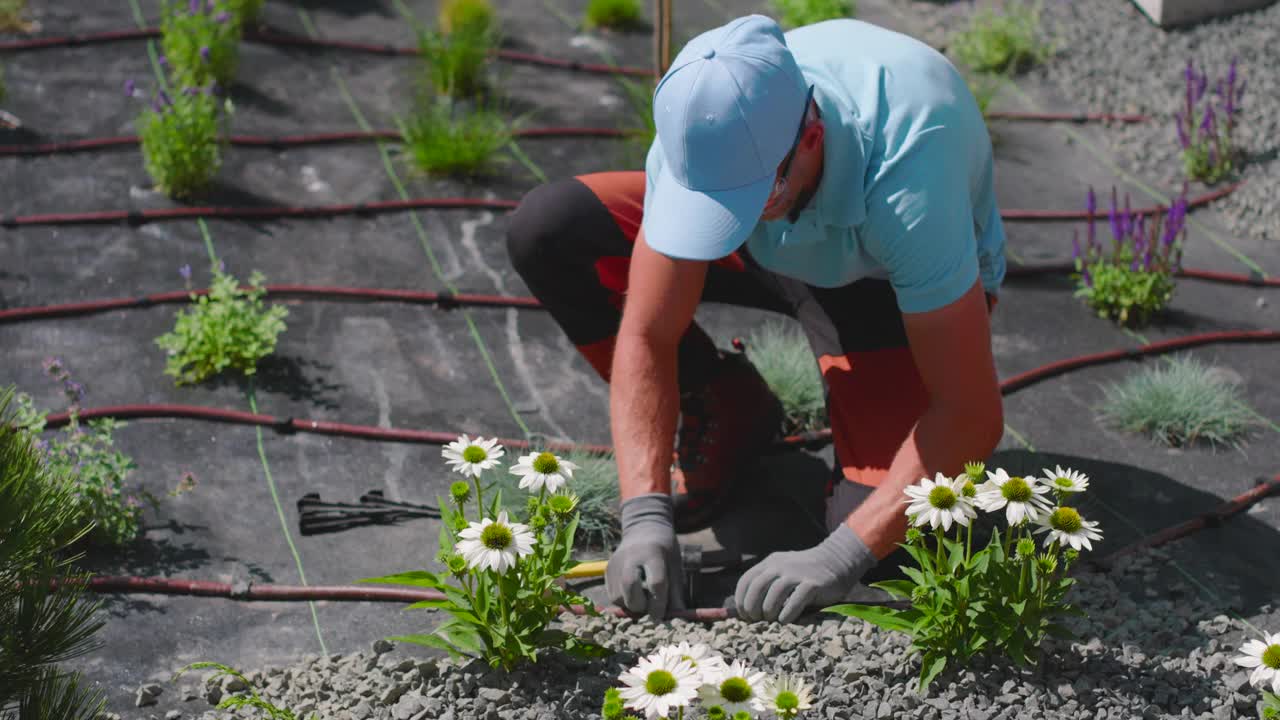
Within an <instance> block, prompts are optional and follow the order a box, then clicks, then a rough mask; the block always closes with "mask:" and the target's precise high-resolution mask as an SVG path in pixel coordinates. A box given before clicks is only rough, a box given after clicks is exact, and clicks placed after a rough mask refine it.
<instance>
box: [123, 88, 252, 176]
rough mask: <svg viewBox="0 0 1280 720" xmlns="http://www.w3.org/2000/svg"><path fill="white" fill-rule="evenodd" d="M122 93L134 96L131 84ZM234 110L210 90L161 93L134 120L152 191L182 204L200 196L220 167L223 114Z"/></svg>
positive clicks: (223, 124) (228, 102)
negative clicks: (154, 185)
mask: <svg viewBox="0 0 1280 720" xmlns="http://www.w3.org/2000/svg"><path fill="white" fill-rule="evenodd" d="M125 91H126V92H127V93H129V94H131V95H132V94H135V91H134V89H133V87H132V84H129V85H127V86H126V90H125ZM232 110H233V108H232V105H231V101H230V100H220V99H219V98H218V97H217V96H216V95H215V94H214V93H213V91H212V88H210V89H200V88H187V89H185V90H183V91H181V92H179V93H176V94H173V95H170V94H169V93H168V92H166V91H164V90H161V91H159V92H157V93H156V95H155V97H154V98H153V99H152V102H151V106H150V107H149V108H148V109H146V110H143V112H142V114H141V115H140V116H138V120H137V127H138V136H139V137H140V138H141V142H142V158H143V163H144V164H145V166H146V168H147V173H148V174H150V175H151V179H152V181H154V182H155V184H156V189H158V190H159V191H160V192H162V193H165V194H166V195H168V196H170V197H173V198H177V199H187V198H191V197H195V196H197V195H199V194H201V193H202V192H204V191H205V190H206V189H207V188H208V187H209V185H210V184H212V182H213V178H214V177H215V176H216V175H217V174H218V170H219V169H221V167H222V152H223V148H224V145H225V142H224V140H223V139H222V137H221V136H222V133H223V129H224V126H225V115H224V113H225V114H227V115H229V114H230V113H231V112H232Z"/></svg>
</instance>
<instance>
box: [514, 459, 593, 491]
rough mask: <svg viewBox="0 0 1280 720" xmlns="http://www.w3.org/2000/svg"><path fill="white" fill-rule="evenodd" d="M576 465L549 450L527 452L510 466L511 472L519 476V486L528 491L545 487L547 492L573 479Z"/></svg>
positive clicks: (555, 489)
mask: <svg viewBox="0 0 1280 720" xmlns="http://www.w3.org/2000/svg"><path fill="white" fill-rule="evenodd" d="M577 469H578V466H577V465H574V464H573V463H571V462H569V461H568V460H563V459H561V458H558V457H556V456H555V455H552V454H551V453H549V452H541V453H529V454H528V455H521V456H520V459H519V460H517V461H516V464H515V465H512V466H511V474H512V475H519V476H520V487H521V488H523V489H525V490H528V491H529V492H538V491H539V490H542V489H543V488H546V490H547V492H555V491H557V490H559V489H560V488H562V487H564V485H565V483H566V482H568V481H569V480H572V479H573V471H574V470H577Z"/></svg>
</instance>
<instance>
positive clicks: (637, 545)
mask: <svg viewBox="0 0 1280 720" xmlns="http://www.w3.org/2000/svg"><path fill="white" fill-rule="evenodd" d="M672 512H673V510H672V502H671V496H670V495H668V494H666V493H650V494H648V495H637V496H636V497H633V498H631V499H630V500H628V501H626V502H624V503H622V542H621V543H619V544H618V549H617V550H614V551H613V555H612V556H611V557H610V558H609V565H608V567H607V568H606V570H605V589H606V590H607V591H608V593H609V602H611V603H613V604H615V605H617V606H619V607H622V608H625V609H627V610H628V611H630V612H633V613H648V614H649V615H650V617H652V618H653V619H655V620H661V619H662V618H664V617H666V614H667V610H668V609H676V608H683V607H684V601H683V599H682V598H683V597H684V569H683V568H682V566H681V562H680V545H679V543H678V542H676V530H675V524H674V523H673V522H672Z"/></svg>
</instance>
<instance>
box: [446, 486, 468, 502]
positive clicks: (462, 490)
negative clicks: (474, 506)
mask: <svg viewBox="0 0 1280 720" xmlns="http://www.w3.org/2000/svg"><path fill="white" fill-rule="evenodd" d="M449 494H450V495H452V496H453V499H454V501H455V502H459V503H464V502H466V501H467V498H469V497H471V486H470V485H468V484H467V483H466V482H464V481H462V480H458V481H457V482H455V483H453V484H452V485H450V486H449Z"/></svg>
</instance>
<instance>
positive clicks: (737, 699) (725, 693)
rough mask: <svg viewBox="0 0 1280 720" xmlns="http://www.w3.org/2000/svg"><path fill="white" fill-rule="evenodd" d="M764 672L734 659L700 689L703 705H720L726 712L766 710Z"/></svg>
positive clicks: (730, 714) (731, 715)
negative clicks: (712, 680)
mask: <svg viewBox="0 0 1280 720" xmlns="http://www.w3.org/2000/svg"><path fill="white" fill-rule="evenodd" d="M763 693H764V673H762V672H756V671H754V670H752V669H751V666H750V665H747V664H746V663H744V662H742V661H741V660H734V661H733V664H732V665H729V666H728V667H726V668H725V669H724V670H722V671H721V672H720V674H719V676H718V677H716V678H715V681H714V682H712V683H707V684H705V685H703V686H702V688H701V689H700V690H698V694H699V695H700V696H701V697H702V704H703V705H707V706H710V705H719V706H720V707H722V708H724V714H725V715H728V716H730V717H733V714H734V713H736V712H738V711H740V710H745V711H746V712H749V713H758V712H764V699H763Z"/></svg>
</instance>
